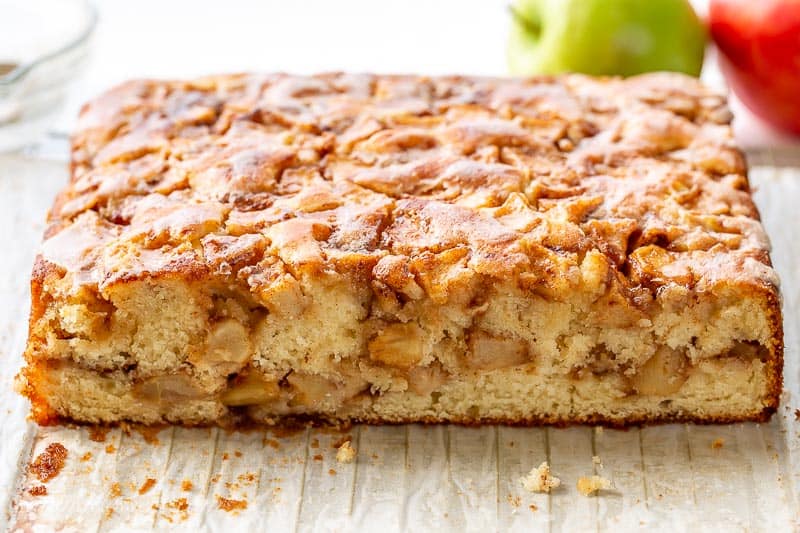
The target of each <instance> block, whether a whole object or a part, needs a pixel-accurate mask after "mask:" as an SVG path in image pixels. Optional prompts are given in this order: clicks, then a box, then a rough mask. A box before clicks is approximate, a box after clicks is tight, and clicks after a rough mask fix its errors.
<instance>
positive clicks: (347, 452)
mask: <svg viewBox="0 0 800 533" xmlns="http://www.w3.org/2000/svg"><path fill="white" fill-rule="evenodd" d="M357 453H358V451H357V450H356V449H355V448H353V447H352V446H351V445H350V441H349V440H346V441H344V442H343V443H342V445H341V446H339V450H338V451H337V452H336V461H338V462H340V463H352V462H353V459H355V458H356V454H357Z"/></svg>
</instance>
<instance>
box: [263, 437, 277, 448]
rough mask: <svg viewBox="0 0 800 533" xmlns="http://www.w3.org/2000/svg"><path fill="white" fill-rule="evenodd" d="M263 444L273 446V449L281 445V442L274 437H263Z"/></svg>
mask: <svg viewBox="0 0 800 533" xmlns="http://www.w3.org/2000/svg"><path fill="white" fill-rule="evenodd" d="M264 445H265V446H269V447H270V448H273V449H275V450H277V449H279V448H280V447H281V443H280V442H278V441H277V440H275V439H264Z"/></svg>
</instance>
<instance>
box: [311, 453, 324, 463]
mask: <svg viewBox="0 0 800 533" xmlns="http://www.w3.org/2000/svg"><path fill="white" fill-rule="evenodd" d="M312 459H314V460H315V461H322V454H319V453H318V454H316V455H315V456H314V457H312Z"/></svg>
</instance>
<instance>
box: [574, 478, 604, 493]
mask: <svg viewBox="0 0 800 533" xmlns="http://www.w3.org/2000/svg"><path fill="white" fill-rule="evenodd" d="M610 488H611V480H608V479H606V478H604V477H601V476H581V477H579V478H578V492H580V493H581V494H583V495H584V496H589V495H590V494H594V493H595V492H598V491H601V490H608V489H610Z"/></svg>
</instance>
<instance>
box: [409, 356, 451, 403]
mask: <svg viewBox="0 0 800 533" xmlns="http://www.w3.org/2000/svg"><path fill="white" fill-rule="evenodd" d="M445 381H447V373H446V372H445V371H444V370H442V366H441V365H440V364H439V363H438V362H435V363H433V364H431V365H429V366H415V367H414V368H412V369H411V370H409V371H408V388H409V389H410V390H411V391H413V392H415V393H417V394H419V395H420V396H427V395H429V394H430V393H432V392H433V391H435V390H436V389H438V388H439V387H441V386H442V385H443V384H444V382H445Z"/></svg>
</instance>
